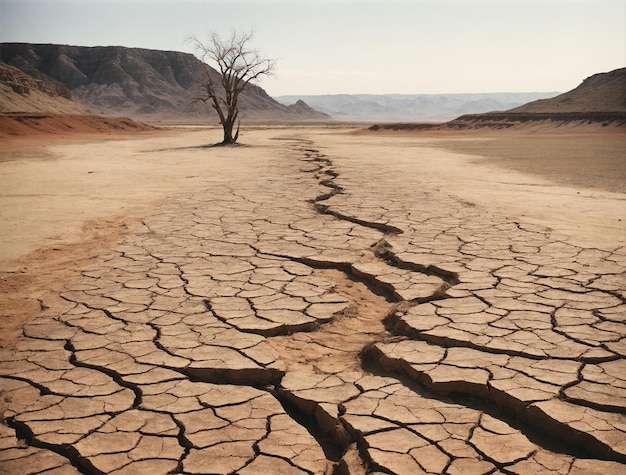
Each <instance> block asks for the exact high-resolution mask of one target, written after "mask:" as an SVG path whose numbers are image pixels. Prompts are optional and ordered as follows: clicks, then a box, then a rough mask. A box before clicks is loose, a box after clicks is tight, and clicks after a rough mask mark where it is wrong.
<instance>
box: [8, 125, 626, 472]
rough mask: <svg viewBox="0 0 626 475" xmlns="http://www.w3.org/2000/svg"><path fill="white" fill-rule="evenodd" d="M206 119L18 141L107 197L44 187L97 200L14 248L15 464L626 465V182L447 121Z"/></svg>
mask: <svg viewBox="0 0 626 475" xmlns="http://www.w3.org/2000/svg"><path fill="white" fill-rule="evenodd" d="M205 133H206V132H204V131H200V132H188V131H181V132H179V133H173V134H169V135H167V136H164V137H162V138H158V137H156V138H155V137H154V136H151V137H150V138H149V139H144V140H142V139H138V140H126V141H119V142H116V141H114V142H107V143H102V142H95V143H87V144H69V145H64V146H60V145H59V146H56V148H55V149H54V150H53V151H51V152H50V153H51V155H50V156H49V157H47V158H46V159H42V160H39V159H35V158H32V157H31V158H28V157H27V158H24V157H21V160H19V161H25V162H27V163H31V165H32V166H40V167H44V168H42V169H43V170H47V169H46V168H45V167H46V166H50V163H56V166H57V167H60V168H61V169H62V170H65V172H67V173H70V171H71V173H74V175H72V174H71V173H70V175H69V178H67V179H68V180H70V182H71V183H74V182H75V180H76V179H77V177H79V179H80V180H79V181H80V182H81V183H82V185H84V190H83V191H81V190H82V188H81V187H78V188H80V189H78V188H75V189H74V191H75V194H74V195H72V196H73V199H74V203H77V202H78V201H79V200H80V199H82V198H84V196H83V195H82V193H84V194H85V196H91V197H92V198H93V197H94V196H95V198H94V199H93V200H92V201H93V202H91V206H90V207H89V209H87V208H84V209H83V208H80V210H81V212H82V213H83V214H82V215H81V216H79V217H76V216H74V217H73V218H72V216H71V213H68V210H71V207H68V203H72V200H71V199H70V198H72V196H70V197H69V198H67V197H66V198H67V200H66V201H64V199H65V198H63V199H61V198H59V197H58V196H57V197H56V198H54V193H52V194H50V196H48V197H44V198H43V199H44V200H48V201H50V200H52V201H53V200H54V199H58V200H60V201H62V202H63V203H65V204H63V203H61V204H59V208H54V206H52V205H50V210H56V211H55V212H60V213H61V214H60V215H54V213H52V214H53V216H51V217H49V218H50V221H51V223H50V226H53V225H54V223H53V221H54V220H55V217H56V221H58V220H59V219H60V218H61V217H64V218H65V219H62V221H65V222H66V223H67V226H69V227H72V226H73V227H76V228H77V229H79V228H80V226H81V222H83V221H86V220H89V219H96V218H99V221H98V222H97V224H98V226H94V225H93V222H92V225H91V227H90V232H91V234H90V235H89V236H88V237H90V239H89V240H83V241H82V242H76V240H77V237H76V234H71V233H70V234H68V235H67V236H65V235H63V236H65V238H66V240H67V242H65V243H63V242H60V243H58V244H56V245H55V246H56V247H55V248H54V249H57V250H56V251H55V250H54V249H48V250H40V251H38V253H36V254H31V255H30V256H26V257H24V256H22V257H21V258H20V259H19V260H17V261H11V262H9V261H8V260H7V259H6V256H5V260H4V261H3V262H4V263H5V264H3V265H4V267H5V269H6V272H4V273H3V275H2V277H3V279H2V285H3V292H5V297H4V299H5V300H4V303H5V304H6V302H7V300H9V299H7V298H6V294H7V293H8V292H7V289H11V292H12V300H11V303H10V305H5V306H4V308H5V310H3V312H4V314H3V318H4V319H6V322H12V323H10V324H9V323H6V324H4V323H3V325H8V326H7V328H9V327H10V325H13V326H15V325H18V324H19V326H20V328H21V325H22V322H21V320H24V325H23V330H22V334H21V335H20V336H19V337H16V338H14V339H12V338H9V337H8V336H7V335H10V332H8V333H6V332H5V337H4V338H3V342H4V349H3V352H2V362H1V363H0V390H1V391H2V399H1V404H2V406H1V409H2V413H3V415H2V418H3V419H2V420H3V424H2V425H0V473H26V472H28V473H46V474H53V473H54V474H66V473H67V474H71V473H97V474H102V473H106V474H122V473H126V474H141V473H150V474H157V473H164V474H165V473H172V474H200V473H224V474H227V473H242V474H250V473H259V474H265V473H289V474H291V473H294V474H296V473H303V474H306V473H316V474H322V473H350V474H361V473H398V474H403V473H411V474H415V473H433V474H437V473H449V474H482V473H509V474H510V473H519V474H527V473H533V474H535V473H542V474H552V473H554V474H585V473H602V474H612V473H615V474H618V473H623V472H624V468H625V465H624V464H625V463H626V416H625V412H626V411H625V409H626V360H625V358H626V303H625V290H626V282H625V276H626V274H625V273H626V247H625V243H624V228H623V223H624V221H626V220H622V217H623V214H624V212H625V210H624V194H622V193H607V192H603V191H600V190H586V189H573V188H566V187H564V186H560V185H558V184H556V183H554V182H547V181H545V180H544V179H542V178H532V177H530V176H528V175H522V174H518V173H515V172H510V171H506V170H500V169H497V168H494V167H493V166H491V165H490V166H487V165H485V164H474V165H472V166H471V167H470V166H468V163H469V162H468V160H469V159H468V157H466V156H462V155H459V154H455V153H453V152H450V151H445V150H442V149H440V148H437V144H436V139H432V140H430V139H415V138H408V137H406V138H402V139H398V138H389V137H387V138H371V137H365V136H359V135H349V134H346V133H344V132H341V131H339V132H338V131H337V130H334V129H305V128H302V129H298V128H291V129H289V128H286V129H281V128H274V129H267V130H261V129H260V130H257V131H253V132H250V133H249V134H247V135H246V139H245V140H246V141H248V142H249V143H250V144H254V145H250V146H246V147H237V148H231V149H206V148H201V147H194V145H196V146H199V145H201V144H203V143H205V142H206V135H205ZM68 157H69V158H68ZM89 157H91V158H92V159H93V158H94V157H95V161H94V162H89ZM102 157H109V158H108V161H106V160H102ZM111 157H115V158H111ZM99 159H100V160H99ZM29 160H30V162H29ZM50 161H52V162H50ZM85 161H87V162H88V163H86V164H83V165H81V164H82V163H83V162H85ZM11 163H13V162H7V163H4V164H3V165H6V166H7V167H9V169H10V166H16V167H18V165H19V164H16V163H13V165H11ZM97 163H100V166H101V168H100V169H94V166H95V165H97ZM0 168H1V167H0ZM2 170H5V168H2ZM14 172H15V170H14ZM98 175H100V176H98ZM128 175H130V176H131V178H130V179H129V178H126V180H130V181H125V179H124V176H128ZM3 176H4V177H5V179H6V177H12V176H13V177H14V175H11V174H10V173H9V174H5V175H3ZM107 177H109V178H107ZM89 180H95V181H89ZM15 186H17V187H18V188H19V186H18V185H15ZM60 186H61V188H63V184H61V185H60ZM139 190H141V193H140V192H139ZM116 194H117V195H116ZM17 195H18V193H17V192H16V193H15V196H12V195H11V196H9V195H7V196H5V197H3V200H4V201H5V202H6V203H7V205H8V204H10V201H11V199H20V197H19V196H17ZM116 196H117V198H116ZM96 198H97V199H96ZM105 198H106V199H105ZM130 203H132V204H133V206H134V207H132V208H124V207H127V206H130ZM76 206H77V207H78V204H76ZM63 209H65V212H66V215H65V216H64V215H63V214H62V212H61V211H59V210H63ZM77 209H78V208H77ZM50 210H48V214H50V213H51V211H50ZM33 213H35V210H34V209H33ZM40 213H41V216H40V218H39V219H40V221H42V220H44V219H45V216H44V215H45V214H46V211H45V210H44V211H43V212H42V211H40ZM35 214H37V213H35ZM115 214H117V215H118V216H119V215H121V214H124V215H125V218H122V217H117V218H116V219H112V218H110V219H109V221H103V219H102V218H103V217H104V216H111V215H115ZM107 223H110V224H111V225H112V229H111V227H108V226H107ZM13 224H15V229H16V230H17V229H18V228H19V226H18V224H19V223H17V221H16V223H13ZM44 224H45V223H44ZM548 224H549V225H550V227H548ZM44 227H45V226H44ZM94 229H95V231H94ZM98 230H100V231H99V232H98ZM16 232H17V231H16ZM33 233H34V234H37V233H35V232H34V231H33ZM63 236H61V237H57V238H56V239H57V240H59V241H63V239H62V238H63ZM40 240H41V241H42V242H43V241H45V240H43V239H40ZM72 241H73V242H72ZM32 245H35V244H34V243H28V242H27V243H26V245H25V246H24V247H22V248H20V247H19V246H18V245H16V246H15V247H14V249H15V251H14V252H15V253H18V252H25V251H26V250H28V247H29V246H32ZM55 253H60V254H61V255H60V256H56V257H55ZM42 256H43V257H44V258H50V259H48V260H47V261H48V262H49V265H48V264H46V262H45V261H46V259H43V260H42ZM55 259H56V260H55ZM20 308H21V309H22V310H21V314H20V316H19V318H17V317H14V319H13V320H12V321H11V320H10V317H11V315H10V314H11V312H13V311H14V312H16V313H20ZM24 308H25V309H27V310H26V311H24V310H23V309H24ZM6 309H12V310H6Z"/></svg>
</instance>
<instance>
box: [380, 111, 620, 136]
mask: <svg viewBox="0 0 626 475" xmlns="http://www.w3.org/2000/svg"><path fill="white" fill-rule="evenodd" d="M369 130H370V131H373V132H379V131H392V132H421V131H426V132H459V131H472V130H481V131H500V130H506V131H509V132H513V131H521V132H534V133H559V132H572V131H580V132H591V133H596V132H599V131H605V132H610V133H620V132H621V133H626V113H625V112H545V113H543V112H541V113H539V112H532V113H530V112H529V113H523V112H516V113H513V112H488V113H485V114H466V115H462V116H460V117H458V118H456V119H454V120H451V121H449V122H446V123H443V124H429V123H396V124H375V125H372V126H371V127H369Z"/></svg>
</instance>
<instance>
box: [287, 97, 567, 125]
mask: <svg viewBox="0 0 626 475" xmlns="http://www.w3.org/2000/svg"><path fill="white" fill-rule="evenodd" d="M557 94H558V92H528V93H485V94H326V95H289V96H277V97H275V99H276V100H277V101H278V102H280V103H282V104H285V105H291V104H294V103H295V102H296V101H298V100H302V101H304V102H306V103H307V104H309V105H310V106H311V107H313V108H314V109H316V110H318V111H320V112H325V113H326V114H328V115H330V116H331V117H333V118H335V119H338V120H351V121H389V122H393V121H396V122H397V121H414V122H416V121H445V120H450V119H453V118H455V117H458V116H460V115H463V114H477V113H481V112H489V111H503V110H507V109H511V108H513V107H517V106H520V105H522V104H526V103H527V102H529V101H535V100H538V99H545V98H549V97H554V96H556V95H557Z"/></svg>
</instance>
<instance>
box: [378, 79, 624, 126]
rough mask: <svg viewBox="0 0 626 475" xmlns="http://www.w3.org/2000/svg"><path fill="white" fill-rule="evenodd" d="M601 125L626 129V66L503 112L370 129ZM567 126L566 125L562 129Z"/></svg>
mask: <svg viewBox="0 0 626 475" xmlns="http://www.w3.org/2000/svg"><path fill="white" fill-rule="evenodd" d="M546 124H551V125H552V127H554V126H557V127H562V126H568V127H570V128H571V127H572V126H573V127H586V128H587V129H588V128H589V126H596V127H597V126H599V127H600V128H606V130H612V129H615V128H617V129H618V130H620V131H622V130H623V129H624V127H626V68H620V69H616V70H614V71H610V72H607V73H598V74H594V75H593V76H590V77H588V78H587V79H585V80H584V81H583V82H582V83H581V84H580V85H579V86H578V87H576V88H575V89H572V90H571V91H568V92H565V93H563V94H560V95H558V96H556V97H553V98H550V99H542V100H537V101H533V102H529V103H528V104H525V105H523V106H520V107H516V108H513V109H509V110H507V111H500V112H485V113H482V114H464V115H462V116H460V117H457V118H455V119H454V120H450V121H447V122H445V123H443V124H426V123H418V122H417V121H413V122H412V123H404V124H402V123H386V124H375V125H373V126H371V127H370V130H373V131H378V130H394V131H398V130H404V131H413V130H417V131H419V130H428V131H433V130H440V131H442V130H448V131H449V130H468V129H481V128H489V129H504V130H506V129H508V130H514V129H516V128H525V129H526V130H528V129H529V128H537V127H543V126H545V125H546ZM566 128H567V127H562V129H561V130H563V129H566Z"/></svg>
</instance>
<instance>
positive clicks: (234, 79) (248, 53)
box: [189, 31, 276, 145]
mask: <svg viewBox="0 0 626 475" xmlns="http://www.w3.org/2000/svg"><path fill="white" fill-rule="evenodd" d="M250 40H252V32H250V33H237V32H236V31H233V33H232V34H231V36H230V37H229V38H228V39H222V38H221V37H220V36H219V35H218V34H217V33H215V32H213V33H211V34H210V35H209V39H208V41H207V42H206V43H203V42H202V41H200V40H199V39H198V38H197V37H191V38H190V39H189V42H190V43H191V44H192V45H193V46H194V48H195V50H196V53H197V54H198V56H199V57H200V59H201V60H202V62H203V63H204V65H205V66H206V78H205V82H203V83H202V86H201V89H200V93H199V95H198V96H197V97H195V98H194V102H199V101H202V102H204V103H209V104H210V105H211V106H212V107H213V109H215V111H216V112H217V115H218V116H219V119H220V123H221V124H222V128H223V129H224V140H223V141H222V143H221V144H222V145H232V144H235V143H236V142H237V139H238V138H239V124H240V122H241V120H240V116H239V95H240V94H241V93H242V92H243V90H244V89H245V88H246V86H247V85H248V84H249V83H250V82H253V81H256V80H257V79H258V78H259V77H261V76H264V75H266V76H271V75H273V73H274V67H275V64H276V63H275V61H274V60H272V59H267V58H263V57H262V56H261V54H260V53H259V51H258V50H255V49H251V48H250V47H249V46H248V44H249V42H250ZM209 64H212V65H217V68H218V70H219V72H220V74H221V77H220V78H219V81H216V80H215V79H214V78H213V77H212V76H211V69H210V68H209ZM235 125H237V130H236V131H235V133H234V134H233V129H234V128H235Z"/></svg>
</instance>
